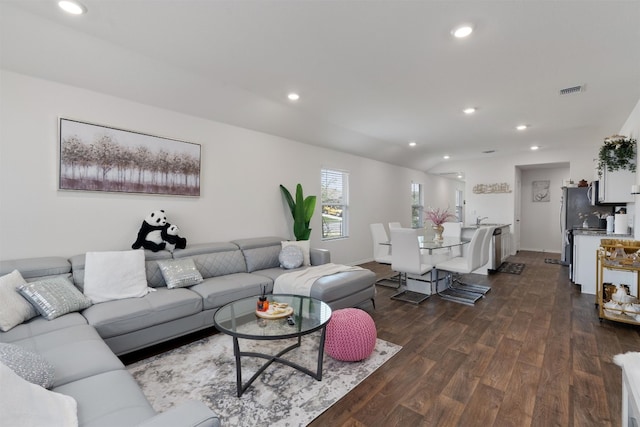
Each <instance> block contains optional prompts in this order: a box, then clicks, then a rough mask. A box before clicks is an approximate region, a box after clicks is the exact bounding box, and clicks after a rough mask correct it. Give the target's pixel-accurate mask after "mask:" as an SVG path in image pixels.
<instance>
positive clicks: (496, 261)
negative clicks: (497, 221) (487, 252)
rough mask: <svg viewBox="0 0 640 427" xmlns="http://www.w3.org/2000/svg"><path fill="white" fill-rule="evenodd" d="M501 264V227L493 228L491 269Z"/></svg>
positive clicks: (495, 268)
mask: <svg viewBox="0 0 640 427" xmlns="http://www.w3.org/2000/svg"><path fill="white" fill-rule="evenodd" d="M501 265H502V227H498V228H496V229H495V230H493V265H492V266H491V267H490V269H491V270H497V269H498V268H500V266H501Z"/></svg>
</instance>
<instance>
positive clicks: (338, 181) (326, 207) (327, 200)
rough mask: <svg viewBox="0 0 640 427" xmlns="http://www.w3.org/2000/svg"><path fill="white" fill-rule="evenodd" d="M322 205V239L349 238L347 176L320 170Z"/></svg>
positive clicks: (346, 174)
mask: <svg viewBox="0 0 640 427" xmlns="http://www.w3.org/2000/svg"><path fill="white" fill-rule="evenodd" d="M320 193H321V195H320V199H321V203H322V239H323V240H328V239H339V238H341V237H348V236H349V228H348V225H349V174H348V173H347V172H343V171H337V170H331V169H322V177H321V182H320Z"/></svg>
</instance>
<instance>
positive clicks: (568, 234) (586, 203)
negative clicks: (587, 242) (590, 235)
mask: <svg viewBox="0 0 640 427" xmlns="http://www.w3.org/2000/svg"><path fill="white" fill-rule="evenodd" d="M588 189H589V188H588V187H575V188H573V187H571V188H570V187H563V188H562V201H561V208H560V231H561V233H562V252H561V254H560V259H561V261H562V262H563V263H564V264H565V265H569V266H570V267H571V264H572V261H573V258H572V256H573V253H572V252H573V230H574V229H575V228H583V223H584V221H585V219H586V221H587V224H588V226H589V228H590V229H594V230H596V229H600V228H601V227H600V220H599V218H598V216H596V215H595V214H596V213H599V214H604V213H611V214H612V213H613V209H614V208H613V207H612V206H593V205H592V204H591V200H589V193H588ZM569 271H570V275H571V268H570V269H569Z"/></svg>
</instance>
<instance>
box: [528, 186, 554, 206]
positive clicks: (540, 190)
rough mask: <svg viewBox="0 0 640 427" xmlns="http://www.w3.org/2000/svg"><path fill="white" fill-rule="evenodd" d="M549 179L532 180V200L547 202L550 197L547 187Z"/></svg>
mask: <svg viewBox="0 0 640 427" xmlns="http://www.w3.org/2000/svg"><path fill="white" fill-rule="evenodd" d="M550 186H551V181H533V183H532V184H531V188H532V191H533V201H534V202H549V201H551V197H550V195H549V187H550Z"/></svg>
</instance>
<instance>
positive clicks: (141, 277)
mask: <svg viewBox="0 0 640 427" xmlns="http://www.w3.org/2000/svg"><path fill="white" fill-rule="evenodd" d="M148 293H149V287H148V286H147V274H146V270H145V265H144V251H143V250H140V249H137V250H132V251H116V252H87V254H86V258H85V267H84V294H85V295H86V296H87V297H89V299H91V301H93V303H100V302H105V301H111V300H116V299H124V298H139V297H143V296H145V295H146V294H148Z"/></svg>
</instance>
